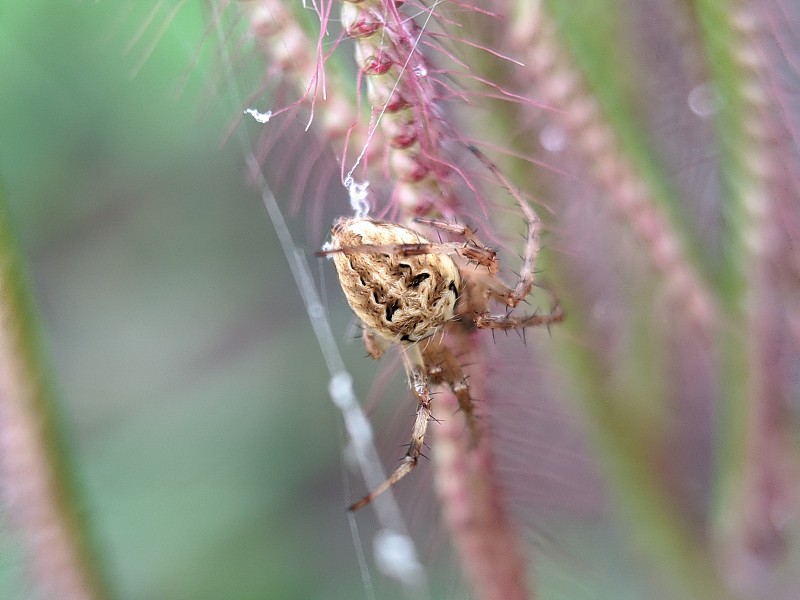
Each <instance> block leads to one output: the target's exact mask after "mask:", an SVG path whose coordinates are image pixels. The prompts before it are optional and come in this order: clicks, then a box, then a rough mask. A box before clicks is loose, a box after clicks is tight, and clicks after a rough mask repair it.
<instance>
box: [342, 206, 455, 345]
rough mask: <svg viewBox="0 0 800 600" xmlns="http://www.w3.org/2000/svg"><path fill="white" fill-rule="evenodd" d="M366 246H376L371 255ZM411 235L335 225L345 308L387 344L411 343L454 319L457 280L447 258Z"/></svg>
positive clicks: (368, 225)
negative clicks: (345, 299) (348, 308)
mask: <svg viewBox="0 0 800 600" xmlns="http://www.w3.org/2000/svg"><path fill="white" fill-rule="evenodd" d="M370 246H376V248H375V249H374V251H371V250H370V248H369V247H370ZM429 246H430V247H431V248H432V246H433V244H431V242H430V241H429V240H427V239H426V238H425V237H424V236H422V235H420V234H419V233H417V232H416V231H414V230H412V229H409V228H407V227H403V226H402V225H397V224H395V223H388V222H385V221H374V220H372V219H368V218H365V217H357V218H341V219H338V220H337V221H336V222H335V223H334V225H333V228H332V229H331V248H332V249H338V250H345V251H343V252H337V253H334V254H333V259H334V263H335V265H336V271H337V273H338V275H339V282H340V283H341V285H342V290H343V291H344V294H345V297H346V298H347V302H348V303H349V304H350V307H351V308H352V309H353V311H354V312H355V313H356V315H357V316H358V317H359V319H361V321H363V322H364V324H365V325H366V326H367V327H369V328H370V329H372V330H373V331H374V332H376V333H377V334H379V335H380V336H382V337H383V338H385V339H387V340H388V341H391V342H406V343H411V342H416V341H418V340H421V339H423V338H426V337H428V336H430V335H433V334H434V333H435V332H436V331H438V330H439V329H440V328H441V327H442V326H443V325H444V324H445V323H447V322H448V321H450V320H451V319H452V318H453V314H454V311H455V305H456V300H457V299H458V292H459V290H460V288H461V274H460V272H459V270H458V267H457V266H456V264H455V262H454V261H453V259H452V258H450V257H449V256H448V255H447V254H442V253H436V252H425V249H426V248H428V247H429Z"/></svg>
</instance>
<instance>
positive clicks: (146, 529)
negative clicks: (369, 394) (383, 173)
mask: <svg viewBox="0 0 800 600" xmlns="http://www.w3.org/2000/svg"><path fill="white" fill-rule="evenodd" d="M154 4H155V3H152V2H144V3H140V2H137V3H133V2H122V3H118V2H52V1H51V2H36V1H34V2H28V3H15V2H9V1H3V2H2V3H0V74H1V75H0V79H1V82H0V115H1V116H0V147H2V162H0V186H1V188H2V193H3V194H5V196H6V197H7V198H8V202H9V204H10V207H11V213H12V214H11V216H12V220H13V222H14V224H15V229H16V234H17V237H18V239H19V242H20V245H21V249H22V251H23V253H24V256H25V259H26V261H27V265H26V266H27V268H28V270H29V274H30V278H31V281H32V287H33V290H34V293H35V301H36V305H37V308H38V310H39V312H40V316H41V319H42V322H43V333H44V335H43V337H44V340H45V344H44V345H45V349H46V353H47V357H48V359H49V361H50V363H51V367H52V370H51V372H52V379H53V382H54V387H55V388H56V392H57V395H58V397H59V399H60V400H61V401H62V403H63V406H64V410H63V413H64V417H65V422H66V429H67V434H68V436H69V437H70V438H71V442H72V446H73V450H74V457H73V461H74V463H75V464H76V465H77V470H76V472H77V474H78V477H79V480H80V483H81V484H82V486H83V488H84V491H85V503H86V505H85V506H84V507H83V510H84V511H85V512H86V514H87V515H89V520H90V521H91V523H92V524H93V529H94V533H95V537H96V541H97V543H98V544H99V548H100V551H101V554H102V556H103V560H104V563H105V564H104V565H103V567H104V568H105V569H106V571H107V575H108V577H109V579H110V580H111V582H112V588H113V589H114V591H115V592H117V594H118V596H119V597H120V598H174V599H178V598H209V599H210V598H222V597H233V598H264V597H274V598H314V597H318V598H322V597H324V598H351V597H352V590H353V585H359V586H360V584H359V583H358V582H359V581H360V575H359V571H358V567H357V563H356V560H355V550H354V549H353V546H352V543H351V542H350V533H349V530H348V525H347V520H346V518H345V513H344V506H345V505H346V503H345V502H346V499H345V498H344V496H343V494H342V491H341V489H342V488H341V467H340V456H341V447H342V441H341V427H340V425H339V422H340V417H339V414H338V412H337V411H336V410H335V409H334V408H333V406H332V404H331V403H330V402H329V400H328V399H327V394H326V382H327V374H326V372H325V371H324V365H323V362H322V358H321V355H320V353H319V351H318V350H315V348H316V346H315V344H314V342H313V338H312V334H311V330H310V327H309V326H308V324H307V321H306V320H305V318H304V315H305V312H304V310H303V309H302V306H301V303H300V301H299V295H298V293H297V291H296V288H294V286H293V285H291V284H289V283H288V282H289V281H290V280H289V274H288V268H287V266H286V261H285V259H284V258H283V255H282V254H281V253H280V250H279V248H278V246H277V244H276V241H275V236H274V234H273V230H272V226H271V224H270V222H269V221H268V219H267V217H266V214H265V211H264V208H263V206H262V205H261V203H260V200H259V198H258V196H257V195H256V194H255V193H254V192H253V190H251V189H250V188H249V187H248V186H247V185H246V182H245V177H244V167H243V161H242V158H241V154H240V151H239V149H238V147H237V146H236V144H234V143H227V144H223V137H224V134H225V131H226V129H227V128H228V127H229V126H230V125H231V123H232V121H233V120H234V119H235V117H236V116H235V114H234V113H232V112H231V111H230V110H229V106H226V104H225V99H224V98H223V97H222V96H221V95H220V94H219V93H218V90H215V89H214V84H213V83H212V82H213V80H214V77H216V76H217V75H218V74H219V73H218V69H217V67H216V66H215V64H214V52H215V49H214V46H213V44H212V43H208V42H207V43H204V44H202V40H203V35H204V32H205V31H206V28H207V26H208V19H207V15H206V11H205V7H204V6H203V5H202V4H201V3H185V4H184V5H183V6H182V8H181V10H180V11H179V12H178V13H177V15H176V16H175V19H174V21H172V22H171V24H170V26H169V27H167V29H166V31H165V32H164V33H163V35H162V36H160V37H159V33H158V30H159V29H160V28H161V25H162V23H163V22H164V21H165V16H166V13H167V12H168V11H171V10H172V5H171V4H170V6H167V7H163V11H164V12H163V13H161V14H159V15H158V16H157V17H156V19H154V22H153V23H152V24H151V25H150V26H149V27H148V28H146V30H145V31H144V34H143V35H142V37H141V38H140V39H138V40H137V39H135V36H136V34H137V31H138V30H139V29H140V28H142V27H144V26H145V24H146V23H147V18H148V14H149V12H150V10H151V8H152V7H153V6H154ZM154 40H157V45H156V46H155V48H154V51H153V53H152V55H150V56H149V57H147V58H146V60H145V57H146V56H147V54H148V46H149V44H150V43H151V42H153V41H154ZM131 41H135V43H133V44H132V46H131V47H130V48H128V46H129V45H130V42H131ZM201 44H202V49H201V54H200V58H199V62H198V64H197V65H193V64H192V59H193V56H194V55H195V53H196V52H197V51H198V48H201ZM140 63H141V65H142V66H141V68H140V69H138V65H139V64H140ZM137 69H138V70H137ZM134 71H135V72H134ZM184 80H185V87H184V88H183V90H182V92H181V93H180V94H179V93H178V91H179V87H180V86H181V84H182V82H184ZM320 241H321V240H316V241H315V243H318V242H320ZM335 310H337V311H339V312H337V315H335V316H336V317H337V318H339V319H340V321H341V323H344V324H346V322H347V319H348V318H349V317H348V316H347V314H346V313H345V311H344V308H343V307H341V306H337V307H336V309H335ZM341 330H343V328H342V329H340V331H341ZM354 352H355V350H354ZM354 355H360V352H355V354H354ZM365 366H366V365H365ZM23 566H24V564H23V556H22V554H21V549H20V547H19V545H18V543H17V540H15V538H14V534H13V529H12V528H11V527H10V523H9V522H8V518H7V517H5V516H2V517H1V518H0V598H9V599H11V598H29V597H33V596H32V591H31V590H29V589H27V588H26V584H25V580H24V570H23ZM309 573H313V574H314V577H308V574H309ZM356 589H359V588H356Z"/></svg>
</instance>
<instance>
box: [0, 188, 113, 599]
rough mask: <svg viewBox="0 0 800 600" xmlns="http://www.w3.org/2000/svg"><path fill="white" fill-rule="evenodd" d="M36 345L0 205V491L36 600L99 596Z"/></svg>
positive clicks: (27, 303)
mask: <svg viewBox="0 0 800 600" xmlns="http://www.w3.org/2000/svg"><path fill="white" fill-rule="evenodd" d="M45 380H46V377H45V374H44V370H43V367H42V362H41V360H40V356H39V353H38V352H37V347H36V331H35V327H34V324H33V319H32V317H31V313H30V300H29V297H28V294H27V291H26V286H25V284H24V279H23V277H22V269H21V267H20V263H19V257H18V254H17V252H16V249H15V247H14V243H13V240H12V237H11V233H10V230H9V222H8V216H7V212H6V209H5V207H4V206H3V205H2V203H0V484H1V485H0V488H1V489H2V499H3V502H4V503H5V505H6V508H7V510H8V513H9V515H10V516H11V518H12V521H13V523H14V524H15V525H16V527H17V529H18V530H19V532H20V537H21V539H22V540H23V542H24V543H25V544H26V545H27V549H28V553H29V557H30V574H31V576H32V578H33V581H34V584H35V586H36V587H37V588H38V589H39V590H40V592H41V594H42V597H43V598H48V599H50V598H52V599H53V600H56V599H58V600H92V599H100V598H103V597H106V594H105V593H104V590H103V586H102V585H101V582H100V578H99V577H98V574H97V572H96V566H95V564H94V560H93V558H94V557H93V556H92V553H91V552H90V551H89V546H88V543H87V538H88V536H87V533H86V529H85V523H83V521H82V519H81V518H79V516H78V496H77V494H76V490H75V487H74V484H73V483H72V482H71V481H70V479H69V476H70V473H69V471H68V468H67V464H66V457H65V455H64V452H63V448H62V443H61V440H60V438H59V432H58V419H57V416H56V414H55V407H54V405H53V403H52V398H51V396H50V392H49V390H48V387H47V385H46V381H45Z"/></svg>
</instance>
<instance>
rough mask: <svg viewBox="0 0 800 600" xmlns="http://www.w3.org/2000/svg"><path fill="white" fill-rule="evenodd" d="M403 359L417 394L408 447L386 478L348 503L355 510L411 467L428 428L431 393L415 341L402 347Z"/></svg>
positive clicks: (384, 489)
mask: <svg viewBox="0 0 800 600" xmlns="http://www.w3.org/2000/svg"><path fill="white" fill-rule="evenodd" d="M403 363H404V364H405V367H406V372H407V373H408V382H409V385H410V386H411V389H412V390H414V394H415V395H416V397H417V416H416V419H415V420H414V429H413V430H412V432H411V442H410V443H409V445H408V451H407V452H406V454H405V456H404V457H403V458H402V460H401V463H400V466H399V467H397V468H396V469H395V470H394V472H393V473H392V474H391V475H389V477H388V478H387V479H386V481H384V482H383V483H382V484H381V485H379V486H378V487H377V488H375V490H373V491H372V492H370V493H369V494H367V495H366V496H364V497H363V498H362V499H361V500H359V501H358V502H354V503H353V504H351V505H350V508H349V510H351V511H356V510H358V509H359V508H363V507H365V506H366V505H367V504H369V503H370V502H372V501H373V500H374V499H375V498H377V497H378V496H380V495H381V494H382V493H383V492H385V491H386V490H388V489H389V488H390V487H392V486H393V485H394V484H396V483H397V482H398V481H400V480H401V479H402V478H403V477H405V476H406V475H408V474H409V473H410V472H411V471H413V470H414V467H416V466H417V463H418V462H419V457H420V455H421V454H422V447H423V445H424V443H425V432H426V431H427V429H428V421H429V420H430V418H431V393H430V390H429V389H428V380H427V375H426V372H425V364H424V362H423V358H422V353H421V352H420V349H419V345H418V344H413V345H409V346H406V347H404V348H403Z"/></svg>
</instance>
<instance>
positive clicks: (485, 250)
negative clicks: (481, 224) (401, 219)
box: [414, 218, 499, 274]
mask: <svg viewBox="0 0 800 600" xmlns="http://www.w3.org/2000/svg"><path fill="white" fill-rule="evenodd" d="M414 222H416V223H421V224H423V225H428V226H430V227H435V228H436V229H440V230H442V231H447V232H448V233H452V234H454V235H457V236H459V237H462V238H464V242H465V243H464V244H458V245H456V246H455V249H456V251H457V253H458V254H460V255H461V256H463V257H464V258H465V259H467V262H471V263H475V264H476V265H481V266H484V267H486V268H487V269H488V270H489V273H491V274H494V273H497V270H498V267H499V265H498V264H497V263H498V260H497V252H495V251H494V250H492V249H491V248H489V247H488V246H485V245H484V244H483V243H481V242H480V240H478V237H477V236H476V235H475V233H476V230H475V229H472V228H471V227H469V226H467V225H459V224H458V223H448V222H446V221H435V220H433V219H421V218H417V219H414ZM443 243H445V242H443ZM445 244H446V243H445ZM449 245H451V246H452V244H449Z"/></svg>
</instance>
